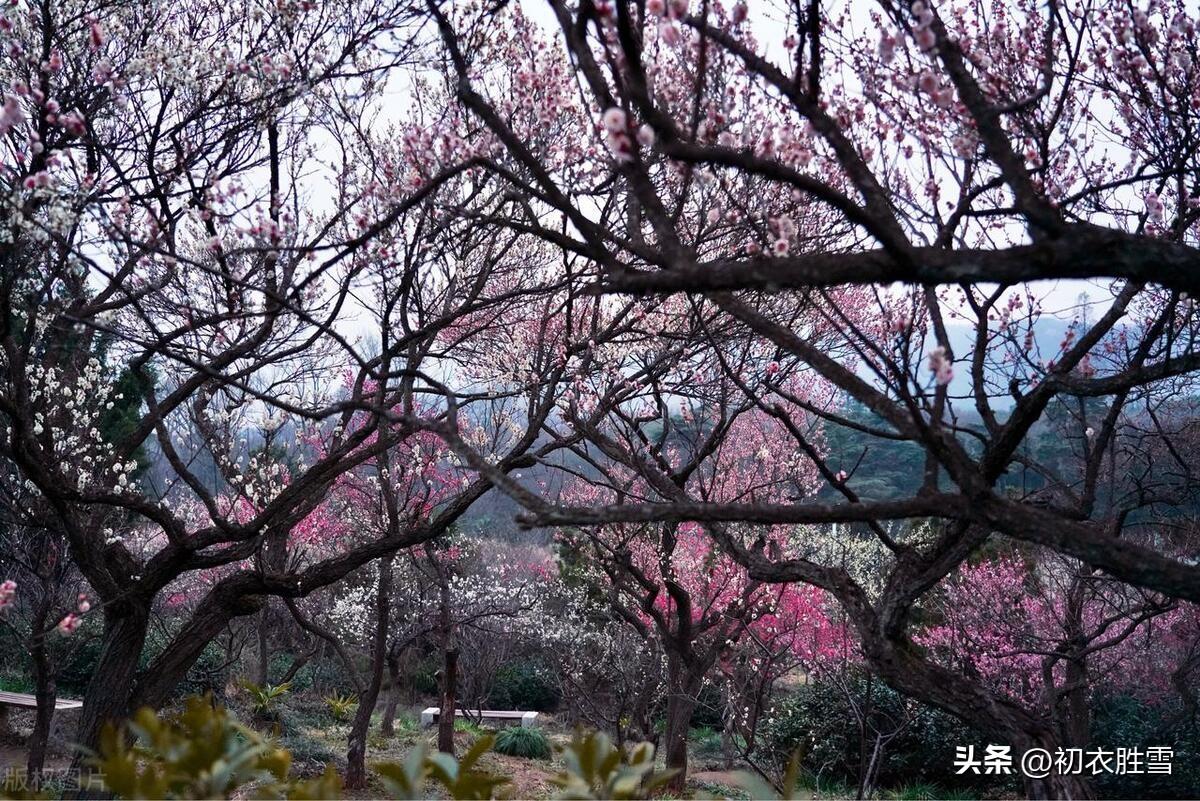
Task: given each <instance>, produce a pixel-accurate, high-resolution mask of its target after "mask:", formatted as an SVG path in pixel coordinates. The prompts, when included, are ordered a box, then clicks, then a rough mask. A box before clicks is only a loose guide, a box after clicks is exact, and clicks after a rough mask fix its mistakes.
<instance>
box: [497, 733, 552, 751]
mask: <svg viewBox="0 0 1200 801" xmlns="http://www.w3.org/2000/svg"><path fill="white" fill-rule="evenodd" d="M494 750H495V751H496V753H497V754H504V755H505V756H515V757H524V758H525V759H549V758H550V741H549V740H547V739H546V735H544V734H542V732H541V730H540V729H527V728H525V727H523V726H514V727H511V728H507V729H501V730H500V733H499V734H497V735H496V745H495V746H494Z"/></svg>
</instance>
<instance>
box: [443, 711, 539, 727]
mask: <svg viewBox="0 0 1200 801" xmlns="http://www.w3.org/2000/svg"><path fill="white" fill-rule="evenodd" d="M441 714H442V710H441V709H439V708H438V707H436V706H429V707H426V708H425V709H423V710H421V726H422V727H426V726H432V725H433V724H435V723H437V722H438V718H439V717H441ZM454 714H455V717H460V718H466V719H472V718H482V719H483V720H494V721H499V722H501V723H519V724H520V725H521V728H523V729H530V728H533V727H534V726H536V725H537V718H538V713H537V712H520V711H516V710H507V709H481V710H478V711H475V710H472V711H471V713H470V714H468V713H466V712H463V711H462V710H461V709H458V710H455V713H454Z"/></svg>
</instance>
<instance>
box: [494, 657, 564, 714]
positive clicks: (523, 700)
mask: <svg viewBox="0 0 1200 801" xmlns="http://www.w3.org/2000/svg"><path fill="white" fill-rule="evenodd" d="M558 702H559V694H558V688H557V687H555V686H554V683H553V682H552V681H551V680H550V678H549V676H548V674H547V671H546V669H545V668H544V667H542V666H540V665H537V664H535V663H531V662H512V663H510V664H507V665H504V666H503V667H501V668H500V669H499V670H497V671H496V678H495V679H494V680H493V682H492V689H491V691H490V692H489V693H488V697H487V705H488V706H489V707H491V708H492V709H520V710H522V711H533V712H551V711H553V710H554V709H556V708H557V707H558Z"/></svg>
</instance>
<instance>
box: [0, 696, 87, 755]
mask: <svg viewBox="0 0 1200 801" xmlns="http://www.w3.org/2000/svg"><path fill="white" fill-rule="evenodd" d="M82 708H83V701H76V700H74V699H71V698H56V699H55V700H54V711H55V715H54V717H53V718H52V719H51V721H50V745H51V746H52V747H54V748H55V749H63V748H65V747H66V745H67V743H68V742H69V741H70V740H71V739H72V738H73V736H74V734H75V726H76V725H77V724H78V722H79V720H78V718H79V713H78V710H80V709H82ZM10 709H29V710H36V709H37V697H36V696H33V695H28V694H26V693H10V692H4V691H3V690H0V732H5V733H8V732H9V731H10V729H9V723H8V710H10ZM62 713H69V714H62Z"/></svg>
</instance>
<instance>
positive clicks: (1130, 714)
mask: <svg viewBox="0 0 1200 801" xmlns="http://www.w3.org/2000/svg"><path fill="white" fill-rule="evenodd" d="M1189 712H1190V711H1189V710H1187V709H1185V708H1184V707H1183V705H1182V703H1180V701H1179V700H1178V698H1176V697H1174V696H1172V697H1171V698H1169V699H1166V700H1163V701H1161V702H1158V703H1149V702H1147V701H1145V700H1142V699H1140V698H1135V697H1133V696H1129V695H1114V696H1107V697H1101V698H1098V699H1097V700H1096V703H1095V705H1094V707H1093V713H1092V726H1091V732H1092V742H1091V745H1090V747H1091V748H1106V749H1109V750H1115V749H1117V748H1122V747H1123V748H1140V749H1142V750H1143V751H1144V750H1145V749H1146V748H1147V747H1149V746H1160V745H1161V746H1167V747H1168V748H1171V749H1173V750H1174V755H1173V757H1172V759H1171V773H1170V774H1147V773H1141V774H1133V773H1127V774H1124V775H1119V774H1117V773H1101V774H1100V775H1098V776H1096V777H1095V778H1094V779H1093V780H1092V781H1093V789H1094V790H1095V791H1096V794H1097V796H1098V797H1100V798H1200V723H1198V722H1197V720H1196V719H1195V717H1194V716H1193V715H1192V714H1190V713H1189Z"/></svg>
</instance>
